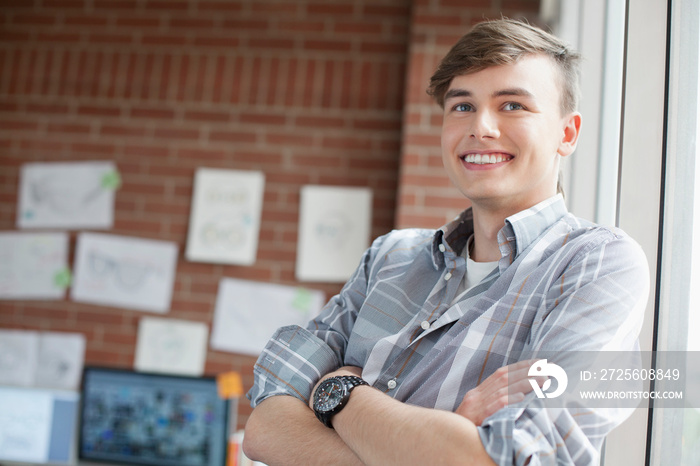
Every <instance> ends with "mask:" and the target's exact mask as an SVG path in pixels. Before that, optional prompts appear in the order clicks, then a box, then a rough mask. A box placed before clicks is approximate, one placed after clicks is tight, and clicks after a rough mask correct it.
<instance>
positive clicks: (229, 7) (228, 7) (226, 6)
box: [196, 0, 243, 13]
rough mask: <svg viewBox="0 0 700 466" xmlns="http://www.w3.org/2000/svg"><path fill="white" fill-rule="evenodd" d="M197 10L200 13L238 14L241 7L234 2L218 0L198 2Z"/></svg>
mask: <svg viewBox="0 0 700 466" xmlns="http://www.w3.org/2000/svg"><path fill="white" fill-rule="evenodd" d="M196 6H197V9H198V10H200V11H207V12H210V11H223V12H228V13H232V12H233V13H235V12H240V11H242V10H243V5H241V4H240V3H239V2H234V1H231V0H220V1H200V2H197V4H196Z"/></svg>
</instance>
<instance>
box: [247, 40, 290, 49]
mask: <svg viewBox="0 0 700 466" xmlns="http://www.w3.org/2000/svg"><path fill="white" fill-rule="evenodd" d="M248 46H249V47H251V48H256V49H283V50H292V49H293V48H294V41H293V40H290V39H275V38H251V39H250V40H248Z"/></svg>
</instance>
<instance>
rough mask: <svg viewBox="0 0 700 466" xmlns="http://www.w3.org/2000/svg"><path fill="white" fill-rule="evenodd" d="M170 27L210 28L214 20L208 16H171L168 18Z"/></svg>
mask: <svg viewBox="0 0 700 466" xmlns="http://www.w3.org/2000/svg"><path fill="white" fill-rule="evenodd" d="M170 27H171V28H174V29H186V30H192V29H212V28H213V27H214V20H213V19H209V18H202V19H198V18H190V17H185V18H172V19H171V20H170Z"/></svg>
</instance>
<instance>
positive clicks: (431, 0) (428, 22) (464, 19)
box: [395, 0, 540, 228]
mask: <svg viewBox="0 0 700 466" xmlns="http://www.w3.org/2000/svg"><path fill="white" fill-rule="evenodd" d="M539 4H540V2H539V0H501V1H499V0H466V1H460V0H416V1H414V2H413V15H412V21H411V45H410V51H409V57H408V70H407V71H408V73H407V86H406V97H405V102H404V105H405V108H404V123H403V124H404V133H403V140H402V149H401V169H400V180H399V197H398V201H397V208H396V222H395V223H396V227H397V228H405V227H426V228H435V227H438V226H440V225H443V224H444V223H445V222H447V221H449V220H451V219H452V218H454V217H455V216H456V215H457V214H458V213H459V212H461V211H462V210H464V209H466V208H467V207H469V201H467V200H466V199H465V198H464V197H463V196H462V194H461V193H460V192H459V191H458V190H457V188H455V187H454V186H453V185H452V183H451V182H450V180H449V179H448V177H447V175H446V174H445V170H444V168H443V165H442V157H441V153H440V126H441V125H442V110H441V109H440V107H439V106H438V105H437V104H436V103H435V102H434V101H433V100H432V99H431V98H430V97H429V96H428V95H427V94H426V93H425V89H426V88H427V87H428V82H429V80H430V76H431V75H432V74H433V71H434V70H435V68H436V67H437V64H438V63H439V62H440V59H441V58H442V57H443V56H444V55H445V54H446V53H447V51H448V50H449V49H450V47H452V45H453V44H454V43H455V42H456V41H457V39H459V38H460V37H461V36H462V35H463V34H464V33H465V32H467V30H468V29H469V27H470V26H471V25H472V24H474V23H476V22H479V21H482V20H484V19H486V18H500V17H501V16H507V17H510V18H518V19H520V18H525V19H528V20H529V21H530V22H531V23H533V24H536V23H537V12H538V11H539Z"/></svg>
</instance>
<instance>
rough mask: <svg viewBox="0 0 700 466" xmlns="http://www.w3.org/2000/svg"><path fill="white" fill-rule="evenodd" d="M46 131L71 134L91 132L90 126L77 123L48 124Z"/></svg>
mask: <svg viewBox="0 0 700 466" xmlns="http://www.w3.org/2000/svg"><path fill="white" fill-rule="evenodd" d="M46 130H47V131H48V132H49V133H72V134H88V133H90V131H91V129H90V126H88V125H82V124H77V123H49V124H48V125H47V128H46Z"/></svg>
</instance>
